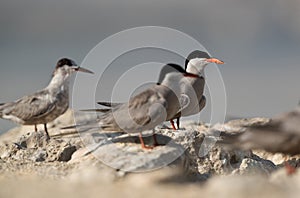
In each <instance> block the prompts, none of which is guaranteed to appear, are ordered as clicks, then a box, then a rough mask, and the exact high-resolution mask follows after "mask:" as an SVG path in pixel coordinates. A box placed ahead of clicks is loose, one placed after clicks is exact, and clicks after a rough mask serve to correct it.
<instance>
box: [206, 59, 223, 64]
mask: <svg viewBox="0 0 300 198" xmlns="http://www.w3.org/2000/svg"><path fill="white" fill-rule="evenodd" d="M206 61H207V62H210V63H216V64H224V62H223V61H221V60H219V59H217V58H207V59H206Z"/></svg>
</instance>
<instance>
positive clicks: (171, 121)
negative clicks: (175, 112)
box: [170, 120, 176, 130]
mask: <svg viewBox="0 0 300 198" xmlns="http://www.w3.org/2000/svg"><path fill="white" fill-rule="evenodd" d="M170 123H171V125H172V128H173V130H176V127H175V125H174V121H173V120H170Z"/></svg>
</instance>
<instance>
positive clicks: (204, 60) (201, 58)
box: [185, 50, 224, 72]
mask: <svg viewBox="0 0 300 198" xmlns="http://www.w3.org/2000/svg"><path fill="white" fill-rule="evenodd" d="M209 63H216V64H224V62H223V61H221V60H219V59H216V58H212V57H210V56H209V55H208V54H207V53H206V52H202V51H199V50H195V51H193V52H192V53H190V54H189V56H188V57H187V59H186V61H185V70H186V71H187V72H194V71H192V70H193V69H192V67H193V68H195V69H196V70H197V71H199V72H202V71H203V70H204V68H205V66H207V65H208V64H209Z"/></svg>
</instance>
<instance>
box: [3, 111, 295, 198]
mask: <svg viewBox="0 0 300 198" xmlns="http://www.w3.org/2000/svg"><path fill="white" fill-rule="evenodd" d="M73 115H74V113H73V112H72V111H68V112H67V113H66V114H65V115H63V116H61V117H60V118H58V119H57V120H55V121H54V122H53V123H50V124H49V133H50V135H51V139H50V140H49V141H47V140H46V139H45V138H44V135H43V132H42V131H43V130H42V128H41V129H40V131H41V132H38V133H35V132H32V129H33V127H32V126H24V127H18V128H14V129H12V130H10V131H8V132H7V133H4V134H3V135H2V136H0V186H1V188H0V197H20V196H22V197H55V196H57V197H72V198H73V197H74V198H75V197H84V196H89V197H92V196H93V197H95V196H97V197H117V196H118V197H120V196H126V197H142V196H143V197H158V196H164V197H175V196H176V197H179V196H180V197H212V196H214V197H230V198H234V197H258V196H259V197H283V196H285V197H298V195H299V193H300V188H299V187H300V173H299V171H296V172H295V173H293V174H290V172H289V171H287V169H286V168H285V167H284V163H285V162H286V161H288V162H289V164H291V166H295V165H296V164H298V163H299V159H300V158H299V156H286V155H283V154H270V153H267V152H264V151H258V150H257V151H242V150H230V149H228V148H226V147H224V146H221V145H219V144H218V143H217V141H218V140H220V139H222V137H223V136H224V135H228V134H232V133H239V132H242V131H243V130H245V127H247V126H253V125H262V124H265V123H267V122H268V121H269V120H268V119H265V118H253V119H241V120H234V121H230V122H228V123H226V124H217V125H214V126H211V127H210V126H207V125H205V124H199V123H194V122H185V123H183V128H184V129H181V130H178V131H173V130H169V129H163V128H161V127H160V128H157V129H156V131H157V139H158V143H159V144H161V146H157V147H155V148H154V149H152V150H145V149H142V148H141V146H140V144H139V140H138V138H137V137H136V136H128V135H127V134H120V133H110V134H107V133H99V131H98V130H91V129H89V130H81V132H80V133H77V132H76V131H74V130H60V127H62V126H68V125H70V124H72V123H73V120H74V119H73ZM93 116H94V115H91V114H83V113H79V112H76V119H77V122H80V123H81V122H84V121H86V120H89V119H92V117H93ZM145 141H146V143H147V144H149V145H151V144H153V139H152V137H151V136H147V137H145Z"/></svg>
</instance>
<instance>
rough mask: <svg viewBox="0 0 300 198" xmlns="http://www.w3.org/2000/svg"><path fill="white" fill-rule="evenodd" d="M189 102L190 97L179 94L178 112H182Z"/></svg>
mask: <svg viewBox="0 0 300 198" xmlns="http://www.w3.org/2000/svg"><path fill="white" fill-rule="evenodd" d="M190 102H191V99H190V97H189V96H188V95H187V94H180V98H179V104H180V109H179V111H182V110H183V109H185V108H186V107H187V106H188V105H189V104H190Z"/></svg>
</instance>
